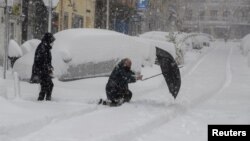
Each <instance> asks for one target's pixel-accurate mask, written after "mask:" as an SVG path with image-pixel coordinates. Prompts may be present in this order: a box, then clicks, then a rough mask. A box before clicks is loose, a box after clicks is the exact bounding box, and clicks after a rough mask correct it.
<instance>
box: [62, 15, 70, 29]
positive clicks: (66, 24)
mask: <svg viewBox="0 0 250 141" xmlns="http://www.w3.org/2000/svg"><path fill="white" fill-rule="evenodd" d="M68 28H69V14H68V12H64V17H63V29H68Z"/></svg>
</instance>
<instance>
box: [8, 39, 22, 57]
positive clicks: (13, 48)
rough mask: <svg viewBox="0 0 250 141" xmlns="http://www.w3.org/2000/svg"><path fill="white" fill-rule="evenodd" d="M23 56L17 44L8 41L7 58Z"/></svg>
mask: <svg viewBox="0 0 250 141" xmlns="http://www.w3.org/2000/svg"><path fill="white" fill-rule="evenodd" d="M22 55H23V52H22V49H21V48H20V46H19V45H18V43H17V42H16V41H14V40H10V43H9V46H8V56H9V57H17V58H18V57H21V56H22Z"/></svg>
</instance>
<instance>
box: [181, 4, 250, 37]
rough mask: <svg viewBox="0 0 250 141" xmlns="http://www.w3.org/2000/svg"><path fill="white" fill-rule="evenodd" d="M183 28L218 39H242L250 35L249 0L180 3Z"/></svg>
mask: <svg viewBox="0 0 250 141" xmlns="http://www.w3.org/2000/svg"><path fill="white" fill-rule="evenodd" d="M180 5H181V6H180V15H181V17H182V21H183V25H182V28H183V29H184V30H185V31H187V32H204V33H208V34H211V35H213V36H214V37H216V38H242V37H244V36H245V35H246V34H248V33H250V1H249V0H185V1H180Z"/></svg>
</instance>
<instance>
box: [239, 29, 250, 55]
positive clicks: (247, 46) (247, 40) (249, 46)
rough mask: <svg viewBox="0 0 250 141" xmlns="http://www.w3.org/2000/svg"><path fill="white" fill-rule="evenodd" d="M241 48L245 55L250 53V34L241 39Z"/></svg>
mask: <svg viewBox="0 0 250 141" xmlns="http://www.w3.org/2000/svg"><path fill="white" fill-rule="evenodd" d="M241 50H242V54H243V55H248V53H249V51H250V34H248V35H246V36H245V37H244V38H243V39H242V40H241Z"/></svg>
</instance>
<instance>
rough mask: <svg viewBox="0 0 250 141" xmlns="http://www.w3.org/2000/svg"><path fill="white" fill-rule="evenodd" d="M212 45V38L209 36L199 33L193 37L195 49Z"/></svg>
mask: <svg viewBox="0 0 250 141" xmlns="http://www.w3.org/2000/svg"><path fill="white" fill-rule="evenodd" d="M209 46H210V39H209V38H208V37H207V36H203V35H199V36H194V37H192V47H193V49H202V48H203V47H209Z"/></svg>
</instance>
